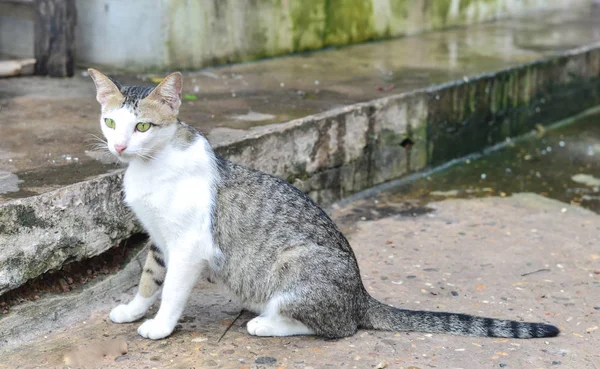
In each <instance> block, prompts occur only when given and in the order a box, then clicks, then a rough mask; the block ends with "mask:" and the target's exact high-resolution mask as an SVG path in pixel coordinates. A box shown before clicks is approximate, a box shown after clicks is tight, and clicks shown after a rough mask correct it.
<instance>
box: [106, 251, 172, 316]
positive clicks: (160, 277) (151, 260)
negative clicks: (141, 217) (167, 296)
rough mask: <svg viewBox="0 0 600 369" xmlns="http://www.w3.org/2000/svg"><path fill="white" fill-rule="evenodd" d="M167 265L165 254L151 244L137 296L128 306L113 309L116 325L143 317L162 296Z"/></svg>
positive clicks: (112, 313) (111, 314)
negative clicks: (161, 290)
mask: <svg viewBox="0 0 600 369" xmlns="http://www.w3.org/2000/svg"><path fill="white" fill-rule="evenodd" d="M165 265H166V264H165V258H164V256H163V253H162V252H161V251H160V249H159V248H158V247H156V246H155V245H154V244H151V245H150V250H149V251H148V256H147V257H146V263H145V265H144V271H143V272H142V277H141V278H140V285H139V289H138V292H137V294H136V295H135V297H134V298H133V300H131V301H130V302H129V303H128V304H122V305H119V306H117V307H115V308H114V309H112V311H111V312H110V315H109V316H110V320H112V321H113V322H114V323H129V322H133V321H136V320H138V319H140V318H141V317H143V316H144V314H146V312H147V311H148V309H149V308H150V306H152V304H154V303H155V302H156V300H157V299H158V297H159V296H160V289H161V287H162V284H163V281H164V279H165V272H166V268H165Z"/></svg>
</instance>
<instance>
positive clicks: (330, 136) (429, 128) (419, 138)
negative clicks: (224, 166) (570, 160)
mask: <svg viewBox="0 0 600 369" xmlns="http://www.w3.org/2000/svg"><path fill="white" fill-rule="evenodd" d="M583 19H588V18H583ZM571 21H572V19H571ZM591 22H592V23H594V22H597V19H595V20H592V21H591ZM569 24H570V23H568V24H567V25H568V27H567V29H568V28H569V27H570V26H569ZM575 29H580V28H579V27H575ZM490 34H493V32H492V33H490ZM538 56H539V55H538ZM448 67H449V68H450V69H452V68H451V67H452V66H451V65H450V66H448ZM61 83H64V84H67V85H68V84H69V83H71V82H64V81H63V82H61ZM88 85H89V87H88V88H90V89H91V88H92V87H91V83H88ZM80 92H81V91H80V90H78V89H75V91H74V92H70V93H71V94H73V95H74V96H75V95H77V94H78V93H80ZM16 100H18V98H17V99H16ZM92 101H93V98H92ZM14 102H15V101H14V100H11V104H12V103H14ZM597 104H600V47H599V46H598V44H595V45H590V46H586V47H582V48H579V49H576V50H573V51H569V52H566V53H558V54H554V55H553V56H550V57H548V58H545V59H542V60H537V61H533V62H530V63H528V64H522V65H520V66H518V67H514V68H509V69H506V70H503V71H500V72H492V73H488V74H484V75H478V76H476V77H465V78H463V80H461V81H458V82H449V83H446V84H442V85H437V86H433V87H429V88H425V89H417V90H414V91H412V92H407V93H402V94H396V95H391V96H388V97H384V98H381V99H376V100H373V101H371V102H368V103H359V104H354V105H350V106H347V107H343V108H336V109H333V110H329V111H327V112H325V113H320V114H316V115H312V116H309V117H306V118H302V119H297V120H293V121H290V122H288V123H282V124H272V125H265V126H256V127H253V128H251V129H248V130H244V131H235V132H233V133H232V132H231V131H227V130H225V131H226V133H224V132H223V130H221V131H219V132H211V133H212V134H211V135H209V137H210V138H211V140H213V143H214V144H215V147H216V149H217V151H218V152H219V153H221V154H222V155H224V156H226V157H228V158H230V159H231V160H233V161H236V162H238V163H241V164H245V165H248V166H251V167H254V168H257V169H261V170H263V171H266V172H268V173H271V174H274V175H276V176H280V177H283V178H286V179H287V180H288V181H289V182H290V183H293V184H294V185H296V186H298V187H299V188H300V189H301V190H303V191H305V192H307V193H309V194H310V196H311V197H313V198H314V199H315V200H317V201H318V202H320V203H322V204H328V203H331V202H332V201H334V200H337V199H339V198H341V197H344V196H347V195H349V194H352V193H354V192H356V191H359V190H362V189H364V188H367V187H370V186H373V185H376V184H379V183H383V182H385V181H389V180H392V179H395V178H398V177H401V176H403V175H406V174H408V173H411V172H415V171H419V170H422V169H424V168H426V167H429V166H435V165H440V164H443V163H444V162H446V161H448V160H451V159H454V158H457V157H460V156H463V155H467V154H470V153H473V152H476V151H479V150H482V149H483V148H485V147H487V146H489V145H492V144H495V143H498V142H501V141H503V140H504V139H506V138H507V137H512V136H517V135H520V134H522V133H524V132H528V131H529V130H531V129H533V128H534V127H535V126H536V125H538V124H548V123H551V122H554V121H556V120H558V119H561V118H564V117H567V116H570V115H573V114H576V113H578V112H580V111H582V110H584V109H586V108H589V107H591V106H594V105H597ZM17 105H18V102H17ZM70 109H73V112H76V111H77V107H75V106H71V107H70ZM42 110H43V109H38V113H39V112H40V111H42ZM11 111H12V113H14V112H15V110H14V109H13V110H11ZM42 113H43V114H46V113H44V112H43V111H42ZM42 113H40V114H42ZM95 114H97V112H96V113H95ZM17 116H18V115H17ZM77 117H80V116H76V119H79V118H77ZM71 119H73V118H72V117H71ZM61 123H62V124H63V125H64V124H65V122H61ZM27 124H28V125H29V124H30V122H29V121H28V122H27ZM0 128H1V127H0ZM38 128H39V130H41V131H52V132H53V130H52V126H50V127H46V126H45V125H43V124H42V125H41V126H38ZM69 131H70V133H69V134H73V132H76V131H77V130H75V129H73V128H72V127H70V128H69ZM8 133H9V134H10V135H9V136H7V137H9V140H8V143H9V145H10V146H11V147H9V149H12V146H14V147H15V148H16V147H18V143H19V142H22V141H23V140H22V139H19V137H23V135H25V136H26V137H29V136H28V135H29V129H28V126H23V125H20V126H9V128H8ZM76 133H77V132H76ZM81 133H82V132H78V133H77V135H76V136H77V137H79V138H81V137H80V136H81ZM38 139H39V140H40V142H42V144H41V145H40V146H39V147H38V146H37V145H30V146H29V147H31V148H32V150H45V149H47V147H48V146H56V145H58V146H59V147H60V140H59V141H58V144H57V141H54V140H56V137H55V136H52V135H51V134H50V135H46V134H42V135H41V136H39V137H38ZM407 139H409V140H410V141H411V142H412V145H409V146H406V145H405V146H403V145H402V144H403V143H405V141H406V140H407ZM64 140H65V138H63V141H64ZM48 141H50V142H52V145H48V146H45V145H44V144H43V143H44V142H46V143H47V142H48ZM36 152H37V153H39V154H40V155H37V156H26V155H23V156H24V158H23V161H24V162H27V161H28V160H32V161H40V160H47V157H46V156H45V155H46V154H44V155H42V154H41V151H36ZM2 156H4V153H3V151H1V150H0V157H2ZM8 157H9V158H10V159H8V161H9V162H8V166H11V165H12V160H13V159H12V157H11V156H10V152H9V156H8ZM52 160H54V159H52ZM65 160H67V161H71V162H73V161H75V159H74V158H73V157H72V156H71V155H68V156H66V157H65ZM6 164H7V163H6V161H3V162H2V163H0V169H2V166H4V165H6ZM94 165H96V164H85V165H82V166H77V165H76V166H74V167H69V166H56V167H50V169H47V168H44V169H43V170H42V169H40V168H39V167H38V168H35V169H33V170H31V168H27V169H29V170H24V171H23V172H22V173H19V174H22V175H24V176H26V177H27V178H28V181H29V183H28V186H29V187H27V191H30V192H27V191H23V190H21V195H26V196H27V195H32V194H35V193H41V194H40V195H38V196H30V197H25V198H22V199H17V200H8V199H7V198H6V197H5V198H3V199H4V202H3V203H2V204H1V205H0V244H2V245H7V247H4V248H3V249H2V251H1V252H0V261H1V262H3V264H5V265H7V267H5V268H2V270H0V294H1V293H3V292H5V291H6V290H8V289H11V288H15V287H17V286H19V285H21V284H23V283H24V282H26V281H27V280H28V279H30V278H33V277H35V276H38V275H39V274H41V273H43V272H45V271H47V270H49V269H53V268H59V267H61V266H62V265H63V264H64V263H65V262H69V261H72V260H79V259H81V258H84V257H90V256H94V255H98V254H99V253H101V252H103V251H105V250H106V249H107V248H108V247H110V246H112V245H113V244H114V242H116V241H117V240H120V239H123V238H126V237H127V236H129V235H130V234H131V233H132V232H134V231H137V230H138V228H137V227H136V226H135V224H134V223H133V222H132V219H131V216H130V215H129V213H128V212H127V210H126V209H124V207H123V206H122V204H121V193H120V185H119V182H120V173H121V172H120V171H118V170H115V167H114V166H110V165H109V166H102V167H101V168H102V171H103V172H104V171H106V170H107V169H108V168H110V169H109V170H112V171H113V172H114V173H113V174H109V175H105V176H103V177H96V178H93V179H91V180H84V181H82V182H79V183H75V184H72V185H70V186H66V187H63V188H60V186H62V185H64V184H66V183H72V182H70V180H71V174H73V170H72V168H75V169H74V171H75V172H77V174H76V176H81V177H82V178H89V176H90V175H91V174H90V173H92V172H93V170H91V169H90V168H93V167H94ZM79 172H82V173H79ZM11 174H12V173H11V172H8V177H7V178H8V180H7V182H5V183H8V184H9V185H10V186H15V185H18V182H17V183H15V178H13V177H11V176H10V175H11ZM0 176H3V172H0ZM92 177H93V176H92ZM40 178H43V181H54V183H53V184H51V186H50V187H52V186H58V188H60V189H59V190H57V191H50V192H45V191H47V189H46V190H41V191H40V192H36V191H37V189H36V188H35V186H36V185H38V186H41V187H43V186H44V185H47V184H45V183H40V182H43V181H40ZM0 182H2V183H4V181H3V178H0ZM0 200H2V199H0ZM40 255H41V256H42V257H40Z"/></svg>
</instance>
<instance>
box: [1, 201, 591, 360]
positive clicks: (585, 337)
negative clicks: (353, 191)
mask: <svg viewBox="0 0 600 369" xmlns="http://www.w3.org/2000/svg"><path fill="white" fill-rule="evenodd" d="M428 206H429V207H430V208H431V209H432V210H433V211H432V212H429V213H427V214H425V215H422V216H411V215H409V216H402V215H394V214H389V215H388V216H387V217H383V218H381V219H379V220H375V221H370V220H365V221H361V220H359V221H356V222H354V221H352V222H340V225H341V226H342V227H343V228H344V229H345V231H346V234H347V235H348V236H349V239H350V243H351V245H352V247H353V248H354V250H355V252H356V255H357V258H358V260H359V265H360V267H361V274H362V278H363V281H364V283H365V285H366V287H367V289H368V291H369V292H370V293H371V294H373V295H374V296H376V297H377V298H379V299H381V300H383V301H385V302H386V303H389V304H393V305H395V306H398V307H402V308H408V309H427V310H434V311H455V312H463V313H471V314H477V315H483V316H494V317H498V318H511V319H517V320H525V321H540V322H549V323H552V324H555V325H557V326H558V327H559V328H560V329H561V335H560V336H558V337H556V338H547V339H535V340H516V339H492V338H476V337H459V336H449V335H437V334H436V335H431V334H423V333H406V332H401V333H394V332H374V331H359V332H358V333H357V334H356V335H355V336H353V337H350V338H347V339H342V340H333V341H330V340H329V341H328V340H323V339H319V338H314V337H288V338H257V337H251V336H249V335H248V334H247V333H246V330H245V325H246V323H247V322H248V320H249V319H251V318H252V315H251V314H250V313H243V314H242V315H241V316H240V317H239V319H237V320H236V321H235V322H234V323H233V324H232V321H233V320H234V319H235V318H236V316H237V314H238V313H239V311H240V307H239V306H238V305H236V304H235V302H231V301H229V298H227V297H226V296H224V295H223V294H222V293H221V292H220V291H219V290H218V289H217V288H216V287H214V286H213V285H209V284H204V283H200V284H199V285H198V286H197V287H196V289H195V291H194V296H193V297H192V299H191V301H190V303H189V304H188V307H187V308H186V310H185V312H184V318H183V319H182V320H181V322H180V323H181V326H180V327H179V328H178V329H177V330H176V331H175V333H174V334H173V335H172V336H171V337H169V338H168V339H165V340H161V341H149V340H146V339H143V338H141V337H140V336H138V335H137V333H136V332H135V329H136V328H137V326H138V325H139V324H140V323H133V324H124V325H117V324H112V323H110V321H109V320H108V311H109V310H110V308H111V307H112V306H114V305H116V304H117V303H118V302H119V301H126V300H127V299H129V298H131V296H132V293H133V292H134V289H132V290H130V291H127V292H126V293H124V294H122V295H119V296H117V297H114V296H113V297H109V296H107V297H103V298H100V299H99V300H102V302H101V304H100V305H98V306H96V307H95V308H94V309H91V312H90V309H87V310H86V309H81V308H80V309H74V310H73V311H72V312H71V313H70V315H69V319H70V320H71V322H70V323H69V324H65V325H60V324H55V325H54V327H50V325H49V324H47V323H44V324H42V323H40V325H39V326H38V327H37V329H36V332H37V333H38V334H39V336H38V338H36V339H30V340H27V341H26V342H22V341H19V337H15V336H12V337H11V336H9V337H5V338H4V340H5V341H4V342H3V345H2V346H3V347H2V349H0V350H1V351H0V352H1V355H2V357H3V360H2V362H1V363H0V368H15V367H22V368H51V367H61V362H62V360H63V359H64V357H65V355H67V354H70V353H71V352H73V351H74V350H75V351H77V350H79V351H85V350H89V348H92V349H93V348H99V347H102V345H106V344H107V342H118V341H117V340H124V341H125V342H126V343H127V345H128V353H127V354H126V355H122V356H121V355H118V354H111V355H108V356H106V357H99V356H94V352H93V351H92V353H91V354H90V353H89V351H86V352H88V356H87V360H88V362H91V363H92V364H94V365H93V366H90V367H94V366H95V367H99V366H100V365H101V366H102V367H103V368H153V367H156V368H191V367H196V368H199V367H200V368H208V367H219V368H270V367H273V368H281V367H283V368H307V369H308V368H326V367H336V368H339V367H349V368H374V367H377V365H379V368H384V367H385V368H395V369H399V368H404V369H406V368H413V369H414V368H430V367H439V368H498V367H500V368H550V367H552V368H554V367H558V368H560V367H564V368H595V367H597V365H598V364H599V363H600V361H599V360H598V356H597V344H598V339H599V336H598V335H599V334H600V333H599V332H600V329H599V328H598V326H600V310H599V309H600V306H599V302H598V299H597V298H596V297H597V296H598V294H599V293H600V290H599V289H600V275H599V274H598V273H599V272H600V271H599V269H600V249H598V246H597V245H598V242H599V239H598V237H599V236H598V234H599V232H598V231H599V230H600V217H599V216H598V215H596V214H595V213H592V212H591V211H588V210H585V209H582V208H580V207H576V206H571V205H568V204H564V203H561V202H558V201H555V200H550V199H546V198H544V197H542V196H539V195H533V194H515V195H514V196H512V197H507V198H500V197H492V198H485V199H470V200H464V199H459V200H446V201H442V202H436V203H430V204H428ZM346 210H348V208H346ZM343 215H344V212H341V213H340V212H338V211H335V210H334V211H333V212H332V216H333V217H334V219H338V220H339V219H340V218H339V217H340V216H342V217H343ZM155 312H156V310H155V309H154V310H153V311H152V313H150V314H149V315H148V316H149V317H151V316H152V314H154V313H155ZM73 321H75V322H73ZM229 325H232V327H231V329H230V330H229V331H228V332H227V333H226V334H225V335H224V337H223V338H222V339H221V341H220V342H218V339H219V337H220V336H221V335H222V334H223V333H224V332H225V330H226V328H227V327H228V326H229ZM99 351H100V350H99Z"/></svg>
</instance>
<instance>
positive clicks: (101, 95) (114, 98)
mask: <svg viewBox="0 0 600 369" xmlns="http://www.w3.org/2000/svg"><path fill="white" fill-rule="evenodd" d="M88 73H89V75H90V77H92V79H93V80H94V84H95V85H96V100H98V102H99V103H100V105H102V106H106V105H108V104H109V103H111V102H115V103H119V102H121V101H123V98H124V97H123V94H122V93H121V91H119V87H118V86H117V85H116V84H115V83H114V82H113V81H112V80H111V79H110V78H108V77H107V76H105V75H104V74H102V73H100V72H98V71H97V70H95V69H92V68H90V69H88Z"/></svg>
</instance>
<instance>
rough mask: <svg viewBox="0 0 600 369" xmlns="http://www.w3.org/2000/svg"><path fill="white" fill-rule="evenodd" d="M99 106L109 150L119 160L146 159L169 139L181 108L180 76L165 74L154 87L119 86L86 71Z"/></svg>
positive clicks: (95, 71)
mask: <svg viewBox="0 0 600 369" xmlns="http://www.w3.org/2000/svg"><path fill="white" fill-rule="evenodd" d="M88 73H89V75H90V76H91V77H92V79H93V80H94V84H95V85H96V99H97V100H98V102H99V103H100V105H101V106H102V114H101V115H100V126H101V128H102V133H103V134H104V137H105V138H106V142H107V145H108V150H110V152H111V153H112V154H114V155H115V156H116V157H117V158H119V160H121V161H124V162H128V161H131V160H133V159H135V158H141V159H149V158H152V157H153V155H154V153H156V152H157V151H158V150H160V149H161V148H163V147H164V146H165V145H166V144H167V143H168V142H169V141H170V139H171V138H172V136H173V134H174V132H175V129H176V123H177V116H178V114H179V106H180V105H181V91H182V76H181V73H179V72H176V73H172V74H170V75H168V76H167V77H165V79H163V80H162V82H161V83H160V84H159V85H158V86H156V87H151V86H121V85H119V84H118V82H115V81H113V80H112V79H111V78H109V77H107V76H105V75H104V74H102V73H100V72H98V71H97V70H95V69H88Z"/></svg>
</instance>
